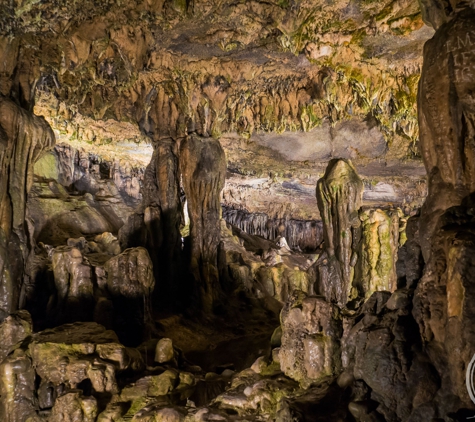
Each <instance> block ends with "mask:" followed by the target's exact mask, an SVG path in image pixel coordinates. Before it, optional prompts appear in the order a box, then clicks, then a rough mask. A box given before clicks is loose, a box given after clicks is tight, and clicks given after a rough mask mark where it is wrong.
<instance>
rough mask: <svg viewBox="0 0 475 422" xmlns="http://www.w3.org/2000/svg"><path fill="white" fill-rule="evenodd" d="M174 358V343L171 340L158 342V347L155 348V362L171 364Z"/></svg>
mask: <svg viewBox="0 0 475 422" xmlns="http://www.w3.org/2000/svg"><path fill="white" fill-rule="evenodd" d="M174 357H175V351H174V349H173V343H172V341H171V340H170V339H169V338H162V339H160V340H158V343H157V346H156V347H155V362H158V363H165V362H170V361H171V360H172V359H173V358H174Z"/></svg>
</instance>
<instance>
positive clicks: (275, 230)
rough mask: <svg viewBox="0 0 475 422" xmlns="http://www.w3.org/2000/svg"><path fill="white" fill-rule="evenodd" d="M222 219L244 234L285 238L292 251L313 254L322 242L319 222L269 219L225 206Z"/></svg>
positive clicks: (267, 237) (268, 237)
mask: <svg viewBox="0 0 475 422" xmlns="http://www.w3.org/2000/svg"><path fill="white" fill-rule="evenodd" d="M223 218H224V219H225V220H226V221H227V222H228V223H229V224H232V225H233V226H236V227H238V228H239V229H241V230H243V231H245V232H246V233H248V234H252V235H258V236H262V237H263V238H264V239H268V240H277V238H278V237H285V239H286V240H287V243H288V244H289V246H290V247H291V248H292V249H294V250H301V251H303V252H315V251H316V250H317V249H318V247H319V246H320V245H321V243H322V242H323V225H322V222H321V221H315V220H312V221H304V220H294V219H283V218H269V216H268V215H267V214H264V213H250V212H248V211H245V210H237V209H233V208H231V207H226V206H223Z"/></svg>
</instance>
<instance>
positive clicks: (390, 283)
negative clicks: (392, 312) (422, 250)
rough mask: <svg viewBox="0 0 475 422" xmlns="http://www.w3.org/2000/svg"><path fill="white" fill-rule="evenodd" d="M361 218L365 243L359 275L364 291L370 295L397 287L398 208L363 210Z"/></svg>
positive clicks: (391, 290) (363, 243)
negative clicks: (392, 209)
mask: <svg viewBox="0 0 475 422" xmlns="http://www.w3.org/2000/svg"><path fill="white" fill-rule="evenodd" d="M360 220H361V222H362V243H361V253H360V259H359V263H358V264H359V265H358V267H359V268H358V269H359V271H358V273H359V274H358V275H357V276H359V277H360V281H359V285H360V289H361V293H362V295H363V296H364V297H365V298H366V299H368V298H369V297H370V296H371V295H372V294H373V293H374V292H376V291H390V292H393V291H394V290H396V287H397V274H396V262H397V257H398V248H399V215H398V211H397V210H394V211H383V210H380V209H376V210H365V211H363V210H362V211H360Z"/></svg>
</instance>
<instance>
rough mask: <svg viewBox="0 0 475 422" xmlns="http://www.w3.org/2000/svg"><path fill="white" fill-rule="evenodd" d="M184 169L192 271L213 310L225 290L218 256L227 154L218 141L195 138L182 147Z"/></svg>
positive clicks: (203, 302)
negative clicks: (220, 276)
mask: <svg viewBox="0 0 475 422" xmlns="http://www.w3.org/2000/svg"><path fill="white" fill-rule="evenodd" d="M180 168H181V172H182V175H183V187H184V190H185V194H186V197H187V201H188V213H189V215H190V237H191V272H192V274H193V277H194V278H195V280H196V282H197V283H198V286H199V291H200V295H201V301H202V306H203V307H204V308H205V309H206V310H207V311H211V310H212V308H213V306H214V305H215V304H216V303H217V301H218V299H219V297H220V291H221V287H220V284H219V273H218V262H217V256H218V245H219V241H220V236H219V231H220V223H219V219H220V217H221V204H220V200H219V199H220V194H221V190H222V189H223V187H224V178H225V174H226V158H225V156H224V151H223V149H222V147H221V145H220V144H219V142H218V141H217V140H216V139H213V138H200V137H197V136H194V135H192V136H190V137H188V138H187V139H185V140H184V141H183V143H182V145H181V149H180Z"/></svg>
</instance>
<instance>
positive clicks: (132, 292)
mask: <svg viewBox="0 0 475 422" xmlns="http://www.w3.org/2000/svg"><path fill="white" fill-rule="evenodd" d="M104 269H105V271H106V273H107V289H108V290H109V292H110V293H111V294H112V295H113V296H123V297H129V298H138V297H143V296H149V295H150V294H151V292H152V291H153V288H154V286H155V280H154V277H153V269H152V262H151V260H150V256H149V254H148V252H147V250H146V249H145V248H140V247H139V248H129V249H126V250H125V251H124V252H122V253H121V254H120V255H117V256H115V257H113V258H111V259H109V260H108V261H107V262H106V263H105V265H104Z"/></svg>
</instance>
